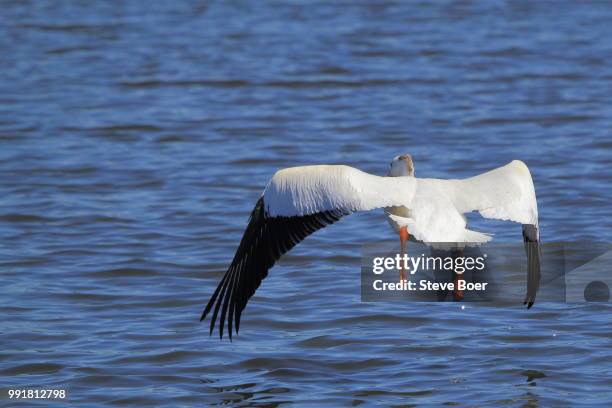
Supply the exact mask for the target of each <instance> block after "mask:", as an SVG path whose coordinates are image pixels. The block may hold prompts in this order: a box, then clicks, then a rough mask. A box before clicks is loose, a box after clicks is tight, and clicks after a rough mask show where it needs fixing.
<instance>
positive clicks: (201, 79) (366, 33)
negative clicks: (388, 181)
mask: <svg viewBox="0 0 612 408" xmlns="http://www.w3.org/2000/svg"><path fill="white" fill-rule="evenodd" d="M2 15H3V17H4V20H3V24H2V25H1V27H2V28H1V29H0V30H1V31H2V36H0V51H1V52H2V55H4V56H5V57H6V58H2V59H0V69H1V70H2V75H3V76H2V81H0V95H1V96H0V99H1V101H2V103H1V104H0V197H2V198H1V199H0V262H1V264H2V273H1V275H0V280H1V281H0V310H1V311H2V313H3V316H4V318H3V320H2V323H0V337H1V344H2V345H3V347H2V349H1V351H0V374H1V375H2V379H3V380H4V381H3V384H4V387H19V388H24V387H28V388H31V387H38V388H43V387H45V388H46V387H53V388H66V389H67V390H68V395H69V401H70V402H72V403H74V404H77V405H87V406H92V405H95V404H108V403H117V404H118V403H124V404H135V405H140V406H143V405H151V406H177V405H186V406H191V405H196V404H198V405H199V404H224V403H225V404H236V405H239V403H242V404H243V405H249V406H252V405H261V406H276V405H282V404H283V403H286V402H290V403H296V404H303V405H311V406H320V405H322V404H334V405H359V404H362V403H363V404H367V405H373V404H380V405H385V406H387V405H394V404H395V405H410V404H418V405H438V404H443V403H447V404H454V403H458V404H460V405H471V404H473V405H497V404H500V405H501V404H505V405H512V406H514V405H526V406H537V405H542V406H550V405H567V403H566V401H567V400H571V401H572V403H573V404H579V403H583V404H584V405H587V406H593V405H605V404H607V403H609V401H610V398H611V395H610V391H609V390H610V389H611V385H612V384H611V383H610V380H609V377H610V376H609V375H605V374H606V370H607V366H606V365H605V364H607V362H608V361H609V360H610V358H611V357H612V352H611V350H610V327H611V320H610V313H609V312H610V309H609V306H608V304H599V305H595V304H585V303H581V304H569V305H568V304H559V303H547V302H539V303H538V302H536V305H535V306H534V307H533V308H532V309H531V310H529V311H527V310H524V308H523V306H522V305H521V304H520V303H521V302H520V301H519V302H517V304H516V305H510V306H506V307H487V306H481V305H475V304H470V303H464V304H463V305H464V306H466V307H465V309H464V310H462V309H461V308H460V305H459V304H457V303H444V304H434V303H413V304H409V303H391V302H388V303H361V302H360V290H359V288H360V279H359V267H360V264H359V263H360V259H359V254H360V247H361V244H362V243H363V242H369V241H377V242H378V241H380V242H391V243H393V245H396V241H397V237H395V236H393V234H391V233H390V232H389V230H388V226H387V224H386V222H385V221H384V217H383V216H382V214H381V213H380V212H373V213H368V214H357V215H353V216H351V217H348V218H347V219H346V220H342V221H341V222H339V223H338V224H337V225H334V226H333V227H330V228H327V229H325V230H322V231H320V232H318V233H316V234H315V235H314V236H312V237H310V238H308V239H307V240H306V241H305V242H304V243H302V244H301V245H300V246H298V247H297V248H296V249H295V250H294V251H293V252H292V253H291V255H290V256H289V257H287V258H286V259H284V260H283V261H282V262H281V263H280V264H279V265H277V266H276V267H275V268H274V269H273V270H272V271H271V274H270V276H269V277H268V278H267V279H266V280H265V281H264V283H263V285H262V286H261V288H260V289H259V291H258V292H257V294H256V295H255V297H254V298H253V299H252V300H251V302H250V303H249V306H248V308H247V309H246V310H245V313H244V314H243V319H242V325H241V333H240V335H239V336H237V337H236V338H235V339H234V342H233V343H230V342H227V341H223V342H220V341H218V339H216V338H209V337H208V330H207V325H206V324H200V323H199V321H198V318H199V315H200V313H201V311H202V308H203V306H204V304H205V302H206V301H207V300H208V296H209V295H210V294H211V292H212V290H213V289H214V287H215V286H216V283H217V282H218V279H219V278H220V276H221V275H222V273H223V272H224V268H225V267H226V266H227V265H228V263H229V262H230V260H231V257H232V255H233V251H234V250H235V248H236V245H237V243H238V241H239V239H240V237H241V234H242V231H243V228H244V226H245V223H246V220H247V217H248V215H249V213H250V210H251V208H252V206H253V204H254V203H255V201H256V200H257V198H258V196H259V194H260V193H261V191H262V189H263V187H264V186H265V184H266V182H267V180H268V179H269V177H270V176H271V175H272V174H273V173H274V171H275V170H277V169H278V168H282V167H286V166H292V165H301V164H310V163H346V164H349V165H353V166H356V167H359V168H361V169H363V170H365V171H370V172H373V173H376V174H384V173H386V171H387V166H388V162H389V160H390V159H391V158H392V157H393V156H395V155H397V154H401V153H406V152H409V153H411V154H412V155H413V158H414V160H415V171H416V174H417V176H420V177H465V176H469V175H472V174H475V173H478V172H481V171H484V170H487V169H490V168H492V167H496V166H499V165H502V164H504V163H507V162H509V161H510V160H512V159H515V158H520V159H522V160H524V161H525V162H527V164H528V165H529V166H530V168H531V170H532V173H533V176H534V180H535V183H536V188H537V193H538V197H539V207H540V214H541V227H542V239H543V240H544V241H547V242H554V241H600V242H609V241H610V240H611V239H612V233H611V231H612V229H611V228H610V226H611V224H610V220H611V219H612V217H611V215H612V214H611V213H610V201H611V199H612V196H611V193H610V189H609V183H610V176H611V173H610V166H609V159H610V148H611V147H612V143H611V142H610V138H609V133H610V131H609V130H610V128H611V127H612V123H611V121H610V115H609V112H610V109H609V108H610V107H609V95H610V92H611V89H610V79H611V76H610V72H611V70H610V68H611V67H610V64H611V62H610V59H609V58H608V55H609V54H610V49H609V44H608V38H610V36H611V34H612V33H611V32H610V31H611V30H612V28H611V26H610V24H608V23H609V20H610V17H611V15H612V9H610V7H607V6H606V5H605V4H595V3H592V2H588V3H581V4H571V5H570V4H567V5H558V6H555V7H552V6H551V5H550V4H547V3H544V2H531V3H513V2H512V3H497V2H490V3H489V2H487V3H477V4H473V3H465V2H454V1H449V2H443V3H439V4H435V5H431V4H416V3H414V4H413V3H411V4H408V3H400V4H391V3H386V2H378V3H376V4H369V5H365V4H364V5H350V4H343V5H339V4H335V3H330V4H316V5H315V4H301V3H300V2H296V3H292V4H288V5H282V4H261V3H258V4H257V6H255V5H251V4H234V3H232V4H230V3H227V2H221V3H210V4H209V3H205V4H204V3H202V4H198V5H196V4H191V3H187V2H151V3H150V4H147V5H146V7H143V5H141V4H138V3H134V2H129V3H121V4H117V3H106V2H97V3H93V4H92V3H83V4H70V3H65V4H57V3H55V2H54V3H53V4H52V3H49V2H18V3H15V4H13V3H10V4H4V5H3V13H2ZM473 218H474V220H473V221H474V223H475V225H474V229H478V230H484V231H488V232H492V233H495V239H496V240H499V241H502V242H517V241H516V240H517V239H518V240H519V241H518V242H520V226H519V225H508V224H505V223H501V222H500V223H495V222H484V221H482V220H480V219H478V218H477V217H473ZM470 219H472V217H470ZM581 290H583V289H581ZM492 390H494V391H495V392H494V393H491V391H492ZM4 395H6V394H4ZM8 403H9V404H12V403H14V402H10V401H9V402H8ZM28 403H29V402H28ZM33 403H36V401H34V402H33ZM45 403H46V402H41V403H40V404H39V405H42V404H45ZM19 404H21V405H23V404H22V403H21V402H17V403H15V406H17V405H19Z"/></svg>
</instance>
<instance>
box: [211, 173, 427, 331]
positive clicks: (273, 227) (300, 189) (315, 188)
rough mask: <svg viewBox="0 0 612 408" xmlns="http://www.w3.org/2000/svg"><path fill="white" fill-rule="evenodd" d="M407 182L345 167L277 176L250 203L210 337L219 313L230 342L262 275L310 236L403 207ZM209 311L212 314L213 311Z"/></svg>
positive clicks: (215, 300) (410, 189)
mask: <svg viewBox="0 0 612 408" xmlns="http://www.w3.org/2000/svg"><path fill="white" fill-rule="evenodd" d="M415 183H416V182H415V179H414V178H413V177H378V176H374V175H371V174H368V173H364V172H362V171H360V170H357V169H355V168H352V167H348V166H305V167H293V168H288V169H284V170H280V171H278V172H277V173H276V174H275V175H274V177H272V179H271V180H270V182H269V183H268V186H267V187H266V189H265V191H264V193H263V195H262V197H261V198H260V199H259V200H258V201H257V203H256V204H255V208H254V209H253V212H252V213H251V217H250V219H249V223H248V225H247V228H246V230H245V232H244V235H243V237H242V240H241V241H240V245H239V246H238V250H237V251H236V254H235V255H234V259H233V261H232V263H231V265H230V266H229V268H228V270H227V272H226V273H225V275H224V276H223V278H222V279H221V282H219V285H218V286H217V289H216V290H215V292H214V293H213V295H212V297H211V298H210V301H209V302H208V304H207V306H206V308H205V309H204V312H203V313H202V318H201V320H203V319H205V318H206V316H207V315H208V314H209V313H210V312H211V310H212V317H211V321H210V334H211V335H212V332H213V331H214V328H215V323H216V321H217V317H218V314H219V311H220V312H221V316H220V319H219V336H220V337H223V329H224V324H225V322H226V321H227V331H228V335H229V337H230V339H231V337H232V325H235V326H234V327H235V330H236V333H238V330H239V329H240V316H241V314H242V312H243V311H244V308H245V307H246V304H247V302H248V300H249V299H250V298H251V296H253V294H254V293H255V291H256V290H257V288H258V287H259V285H260V284H261V281H262V280H263V279H264V278H265V277H266V276H267V275H268V270H269V269H270V268H271V267H272V266H273V265H274V263H275V262H276V261H277V260H278V259H279V258H280V257H281V255H283V254H284V253H286V252H288V251H289V250H290V249H291V248H293V247H294V246H295V245H297V244H298V243H299V242H300V241H302V240H303V239H304V238H306V237H307V236H308V235H310V234H312V233H313V232H315V231H317V230H319V229H321V228H323V227H325V226H327V225H330V224H333V223H334V222H336V221H338V220H339V219H340V218H341V217H343V216H345V215H348V214H350V213H352V212H355V211H367V210H372V209H374V208H380V207H388V206H392V205H405V204H406V203H409V202H410V200H411V199H412V195H413V194H414V189H415ZM213 306H214V310H213Z"/></svg>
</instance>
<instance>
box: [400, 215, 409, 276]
mask: <svg viewBox="0 0 612 408" xmlns="http://www.w3.org/2000/svg"><path fill="white" fill-rule="evenodd" d="M399 236H400V255H401V256H402V258H404V254H405V253H406V243H407V242H408V227H401V228H400V231H399ZM403 280H408V275H407V274H406V270H405V269H404V265H403V261H402V269H401V270H400V282H401V281H403Z"/></svg>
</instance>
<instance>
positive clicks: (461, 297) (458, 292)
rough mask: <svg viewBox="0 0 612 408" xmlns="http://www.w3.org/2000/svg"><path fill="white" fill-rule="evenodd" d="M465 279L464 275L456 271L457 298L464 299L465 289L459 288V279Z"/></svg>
mask: <svg viewBox="0 0 612 408" xmlns="http://www.w3.org/2000/svg"><path fill="white" fill-rule="evenodd" d="M460 280H461V281H463V280H464V279H463V275H459V274H458V273H456V272H455V300H463V290H459V281H460Z"/></svg>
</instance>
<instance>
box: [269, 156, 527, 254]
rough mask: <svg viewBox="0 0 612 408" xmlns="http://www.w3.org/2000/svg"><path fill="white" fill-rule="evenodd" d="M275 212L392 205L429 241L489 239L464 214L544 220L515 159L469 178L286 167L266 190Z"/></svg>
mask: <svg viewBox="0 0 612 408" xmlns="http://www.w3.org/2000/svg"><path fill="white" fill-rule="evenodd" d="M263 196H264V203H265V206H266V213H267V214H268V215H269V216H272V217H275V216H285V217H290V216H302V215H307V214H315V213H319V212H323V211H343V212H347V213H350V212H355V211H368V210H372V209H375V208H381V207H385V208H386V214H387V218H388V220H389V222H390V223H391V225H392V226H393V228H395V229H396V230H399V228H400V227H401V226H404V225H405V226H408V229H409V233H410V235H412V236H414V237H415V238H416V239H418V240H420V241H423V242H426V243H432V242H474V243H481V242H487V241H489V240H490V239H491V236H490V235H487V234H484V233H481V232H477V231H472V230H469V229H467V221H466V218H465V216H464V215H463V214H465V213H468V212H471V211H479V212H480V214H481V215H482V216H483V217H485V218H496V219H501V220H510V221H515V222H519V223H522V224H534V225H536V226H537V224H538V208H537V202H536V196H535V190H534V187H533V181H532V179H531V174H530V173H529V169H528V168H527V166H526V165H525V164H524V163H523V162H520V161H517V160H515V161H513V162H511V163H509V164H507V165H505V166H502V167H499V168H497V169H495V170H491V171H489V172H486V173H483V174H480V175H478V176H475V177H470V178H467V179H463V180H442V179H420V178H415V177H411V176H405V177H379V176H375V175H372V174H368V173H364V172H362V171H360V170H357V169H355V168H353V167H349V166H328V165H320V166H305V167H292V168H288V169H283V170H280V171H278V172H276V174H275V175H274V177H272V179H271V180H270V182H269V183H268V186H267V187H266V189H265V191H264V194H263Z"/></svg>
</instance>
